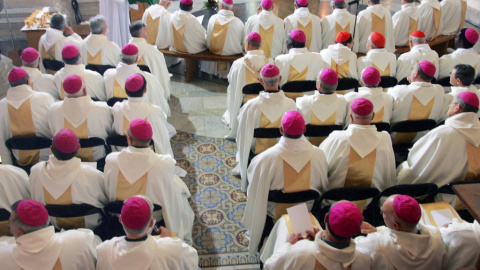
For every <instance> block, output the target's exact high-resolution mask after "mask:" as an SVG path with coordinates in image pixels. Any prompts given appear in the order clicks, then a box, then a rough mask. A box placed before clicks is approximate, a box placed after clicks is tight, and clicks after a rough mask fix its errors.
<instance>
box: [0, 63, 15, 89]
mask: <svg viewBox="0 0 480 270" xmlns="http://www.w3.org/2000/svg"><path fill="white" fill-rule="evenodd" d="M12 68H13V62H12V59H10V58H8V57H6V56H5V55H3V54H0V98H4V97H5V95H6V94H7V90H8V88H10V83H9V82H8V74H10V71H11V70H12Z"/></svg>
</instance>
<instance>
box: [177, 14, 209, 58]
mask: <svg viewBox="0 0 480 270" xmlns="http://www.w3.org/2000/svg"><path fill="white" fill-rule="evenodd" d="M170 20H171V24H170V26H169V27H168V39H169V40H170V50H171V51H175V52H178V51H179V48H176V45H175V41H174V33H173V28H175V29H176V31H177V32H178V31H179V30H182V31H183V38H182V41H183V46H184V47H185V49H186V50H187V51H186V52H187V53H190V54H195V53H200V52H203V51H205V50H206V49H207V40H206V37H205V36H206V33H207V32H206V30H205V28H203V26H202V24H201V23H199V22H198V21H197V18H195V16H193V15H192V14H190V12H187V11H183V10H181V9H179V10H177V11H175V12H174V13H173V14H172V15H171V16H170ZM172 27H173V28H172ZM184 53H185V52H184Z"/></svg>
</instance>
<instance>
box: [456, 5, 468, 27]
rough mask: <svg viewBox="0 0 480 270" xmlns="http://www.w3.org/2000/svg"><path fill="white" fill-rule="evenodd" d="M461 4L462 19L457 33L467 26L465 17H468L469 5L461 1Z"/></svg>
mask: <svg viewBox="0 0 480 270" xmlns="http://www.w3.org/2000/svg"><path fill="white" fill-rule="evenodd" d="M460 3H461V5H462V17H461V18H460V28H458V31H457V33H458V32H460V30H462V29H463V26H464V25H465V16H466V15H467V3H466V2H464V1H463V0H460Z"/></svg>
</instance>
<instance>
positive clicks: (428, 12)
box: [418, 0, 460, 40]
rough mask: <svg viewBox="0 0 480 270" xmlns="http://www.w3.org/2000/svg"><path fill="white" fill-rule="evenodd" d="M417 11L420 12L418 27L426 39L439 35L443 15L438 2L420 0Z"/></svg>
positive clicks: (434, 0) (435, 0)
mask: <svg viewBox="0 0 480 270" xmlns="http://www.w3.org/2000/svg"><path fill="white" fill-rule="evenodd" d="M458 2H460V1H458ZM418 11H419V12H420V19H419V20H418V29H419V30H420V31H422V32H424V33H425V36H426V38H427V40H432V39H435V38H436V37H437V36H439V35H441V34H442V31H443V16H442V5H441V4H440V2H439V1H437V0H421V1H420V5H419V6H418Z"/></svg>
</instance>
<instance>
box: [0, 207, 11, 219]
mask: <svg viewBox="0 0 480 270" xmlns="http://www.w3.org/2000/svg"><path fill="white" fill-rule="evenodd" d="M9 219H10V212H9V211H8V210H7V209H4V208H0V221H7V220H9Z"/></svg>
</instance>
